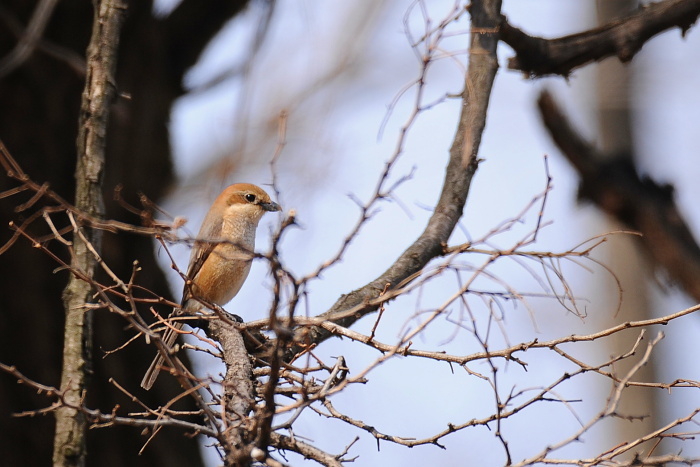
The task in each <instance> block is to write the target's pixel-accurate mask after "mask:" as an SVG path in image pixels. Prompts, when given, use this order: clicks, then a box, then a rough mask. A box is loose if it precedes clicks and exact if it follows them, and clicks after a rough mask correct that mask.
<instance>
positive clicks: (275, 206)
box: [260, 201, 282, 212]
mask: <svg viewBox="0 0 700 467" xmlns="http://www.w3.org/2000/svg"><path fill="white" fill-rule="evenodd" d="M260 206H262V208H263V209H264V210H265V211H269V212H275V211H281V210H282V208H281V207H280V205H279V204H277V203H275V202H274V201H270V202H269V203H260Z"/></svg>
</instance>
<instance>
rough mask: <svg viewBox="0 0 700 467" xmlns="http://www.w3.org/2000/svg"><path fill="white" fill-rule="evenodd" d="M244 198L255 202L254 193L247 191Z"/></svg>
mask: <svg viewBox="0 0 700 467" xmlns="http://www.w3.org/2000/svg"><path fill="white" fill-rule="evenodd" d="M245 199H246V201H248V202H249V203H254V202H255V195H254V194H252V193H248V194H247V195H245Z"/></svg>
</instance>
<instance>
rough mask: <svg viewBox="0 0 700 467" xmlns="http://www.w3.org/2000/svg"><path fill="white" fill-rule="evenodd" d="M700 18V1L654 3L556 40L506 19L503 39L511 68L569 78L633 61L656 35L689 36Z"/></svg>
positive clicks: (539, 74) (503, 27)
mask: <svg viewBox="0 0 700 467" xmlns="http://www.w3.org/2000/svg"><path fill="white" fill-rule="evenodd" d="M698 15H700V0H667V1H665V2H659V3H651V4H649V5H646V6H644V7H642V8H640V9H639V10H638V11H637V12H636V13H634V14H632V15H630V16H628V17H627V18H623V19H621V20H617V21H613V22H611V23H608V24H605V25H603V26H601V27H598V28H595V29H591V30H589V31H585V32H581V33H578V34H572V35H570V36H565V37H560V38H556V39H544V38H542V37H535V36H530V35H528V34H526V33H524V32H523V31H521V30H520V29H518V28H516V27H515V26H513V25H511V24H510V23H508V21H507V20H506V18H505V17H502V20H503V22H502V24H501V40H502V41H503V42H505V43H506V44H508V45H509V46H511V47H512V48H513V50H514V51H515V53H516V56H515V57H512V58H510V59H509V60H508V68H509V69H511V70H521V71H524V72H525V73H527V74H528V75H529V76H531V77H535V76H545V75H562V76H568V75H569V74H570V73H571V72H572V71H573V70H574V69H575V68H578V67H580V66H583V65H586V64H588V63H590V62H593V61H599V60H602V59H604V58H606V57H610V56H613V55H616V56H617V57H618V58H619V59H620V60H621V61H622V62H628V61H630V60H632V57H634V55H635V54H636V53H637V52H639V50H640V49H641V48H642V46H643V45H644V44H645V43H646V42H647V41H648V40H649V39H651V38H652V37H653V36H655V35H657V34H659V33H661V32H663V31H665V30H667V29H670V28H673V27H676V26H677V27H679V28H681V33H682V34H683V35H685V33H686V32H687V31H688V29H690V27H691V26H692V25H693V24H694V23H695V21H697V18H698Z"/></svg>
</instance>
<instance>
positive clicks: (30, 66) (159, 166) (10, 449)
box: [0, 0, 246, 466]
mask: <svg viewBox="0 0 700 467" xmlns="http://www.w3.org/2000/svg"><path fill="white" fill-rule="evenodd" d="M245 3H246V1H245V0H240V1H233V2H232V1H224V0H221V1H207V2H200V1H197V0H189V1H188V0H185V1H183V2H182V3H181V4H180V6H179V7H178V8H177V9H176V10H175V11H174V12H173V14H171V15H170V16H168V17H166V18H161V19H158V18H155V17H153V15H152V14H151V10H152V5H151V3H150V2H147V1H138V2H131V4H130V5H129V11H128V18H127V21H126V23H125V25H124V29H123V33H122V39H121V48H120V57H119V62H118V65H117V83H116V84H117V92H118V93H120V94H121V95H122V96H127V97H119V98H117V102H116V104H115V105H114V108H113V112H112V117H111V120H110V127H109V131H108V135H107V137H108V140H107V141H108V142H107V165H106V174H105V175H106V177H105V183H104V186H105V202H106V213H107V217H108V218H114V219H119V220H125V221H128V222H132V223H138V222H139V219H138V218H137V217H136V216H133V215H129V214H128V213H126V212H125V211H124V210H123V209H122V208H121V207H119V206H118V205H117V204H116V203H115V202H114V201H112V199H113V196H112V194H113V190H114V187H115V186H116V185H119V184H121V185H123V186H124V188H123V191H122V193H123V195H124V198H126V200H127V201H129V202H130V203H132V204H136V205H138V201H137V199H138V197H137V193H138V192H143V193H145V194H146V195H147V196H148V197H149V198H151V199H152V200H155V201H158V200H159V199H160V198H161V197H162V196H163V194H164V193H165V191H166V189H167V188H168V186H169V185H170V184H171V183H172V181H173V180H172V178H173V177H172V162H171V156H170V146H169V136H168V129H167V124H168V121H169V115H170V109H171V106H172V104H173V101H174V100H175V99H176V98H177V97H179V96H181V95H182V94H183V92H184V91H183V88H182V84H181V83H182V77H183V75H184V73H185V72H186V71H187V69H188V68H189V67H190V66H192V65H193V64H194V62H195V61H196V59H197V58H198V56H199V54H200V52H201V51H202V49H203V48H204V46H205V45H206V44H207V43H208V42H209V40H210V39H211V37H212V36H213V35H214V34H216V32H217V31H219V30H220V29H221V27H222V26H223V25H224V24H225V22H226V21H227V20H228V19H230V18H231V17H232V16H234V15H235V14H236V13H237V12H238V11H240V9H241V8H242V7H243V6H244V5H245ZM34 7H35V5H34V2H27V1H26V0H6V1H4V2H3V5H2V6H0V24H1V25H2V26H0V59H2V57H5V56H7V54H8V53H9V52H10V50H12V48H13V47H14V46H15V44H16V43H17V35H16V34H17V33H21V32H22V30H23V28H24V27H25V26H26V25H27V23H28V22H29V18H30V16H31V14H32V11H33V8H34ZM92 15H93V11H92V4H91V2H85V1H77V0H67V1H62V2H58V5H57V7H56V10H55V12H54V14H53V16H52V17H51V20H50V22H49V24H48V27H47V29H46V32H45V34H44V36H43V37H44V40H45V41H47V42H48V43H49V44H51V46H59V47H61V48H62V49H64V50H65V51H71V52H72V53H73V54H75V57H76V58H83V59H84V56H85V49H86V46H87V43H88V39H89V35H90V28H91V24H92ZM13 28H19V29H13ZM71 63H75V61H73V62H71ZM83 80H84V76H83V75H82V73H81V72H80V71H78V70H76V67H75V66H70V65H69V63H68V62H67V61H66V60H63V59H59V58H56V57H55V56H52V55H51V54H49V53H47V52H46V50H45V49H40V50H36V51H34V53H33V54H32V55H31V57H30V58H29V59H28V60H27V61H26V62H24V63H23V64H22V65H21V66H20V67H18V68H17V69H15V70H14V71H13V72H11V73H10V74H8V75H6V76H4V77H2V78H0V139H2V140H3V141H4V142H5V144H6V145H7V147H8V148H9V150H10V152H11V153H12V154H13V156H14V157H15V158H16V159H17V160H18V162H19V163H20V165H21V166H22V167H23V168H24V170H25V171H26V172H27V173H28V174H30V176H31V177H32V178H33V179H34V180H36V181H39V182H44V181H46V182H49V183H50V184H51V187H52V188H53V189H54V190H56V191H57V192H58V193H59V194H61V195H62V196H63V197H64V198H65V199H69V200H70V199H73V195H74V193H73V191H74V178H73V174H74V170H75V161H76V136H77V124H78V123H77V122H78V110H79V105H80V93H81V91H82V89H83ZM11 186H13V185H12V183H11V182H9V181H8V180H7V179H6V178H5V177H4V174H3V176H0V191H2V190H5V189H7V188H9V187H11ZM16 204H17V201H16V199H15V198H14V197H13V198H11V199H9V200H0V213H1V214H0V219H1V220H2V224H3V227H0V242H2V244H4V242H5V241H6V240H7V239H8V238H9V237H10V235H11V231H10V230H9V229H7V222H9V221H10V220H14V221H15V222H17V221H18V220H19V221H21V219H22V213H16V212H14V207H15V205H16ZM56 246H57V245H56ZM57 247H58V246H57ZM56 250H57V251H58V250H59V249H58V248H57V249H56ZM103 254H104V258H105V260H106V261H107V263H108V264H110V266H112V267H113V269H114V270H115V272H116V273H117V274H118V275H120V277H122V278H124V279H128V277H129V275H130V273H131V269H132V263H133V261H134V260H138V261H139V264H140V266H141V267H142V272H141V273H140V275H139V283H140V285H142V286H144V287H146V288H148V289H151V290H153V291H155V292H156V293H158V294H160V295H163V296H166V297H167V296H169V295H170V293H169V291H168V286H167V283H166V280H165V277H164V275H163V273H162V272H161V271H160V269H159V268H158V265H157V264H156V261H155V256H154V249H153V244H152V242H151V240H150V239H149V238H144V237H138V236H132V235H125V234H119V235H112V234H105V236H104V240H103ZM56 266H57V265H56V264H55V263H54V262H52V260H51V259H50V258H48V257H47V256H46V255H44V254H43V253H41V252H40V251H38V250H35V249H33V248H31V246H30V245H29V244H28V242H23V241H20V242H18V243H17V244H16V245H14V246H13V247H12V248H11V249H10V250H9V251H8V252H6V253H5V254H4V255H3V256H0V278H1V280H0V335H2V339H0V361H2V362H3V363H6V364H11V365H15V366H16V367H17V368H18V369H19V370H20V371H22V372H23V373H25V374H26V375H27V376H29V377H30V378H33V379H35V380H37V381H40V382H43V383H46V384H51V385H54V386H58V384H59V381H60V369H61V349H62V336H63V312H62V304H61V292H62V290H63V288H64V286H65V284H66V281H67V273H66V272H57V273H54V272H53V270H54V269H55V267H56ZM161 311H163V310H161ZM143 312H144V313H146V312H147V310H143ZM165 314H167V311H165ZM124 324H125V323H124V321H123V320H122V319H121V318H119V317H116V316H110V315H108V314H106V313H105V312H98V313H97V314H96V316H95V336H94V348H95V361H94V365H93V366H94V376H93V377H92V382H91V384H90V386H89V398H88V404H89V405H90V406H92V407H98V408H100V409H102V410H106V411H110V410H111V409H112V408H113V407H114V406H115V405H117V404H118V405H119V406H120V407H121V410H122V411H123V412H124V413H126V412H127V411H129V410H132V409H133V410H139V409H138V408H137V407H136V406H134V405H133V404H132V403H131V402H130V401H129V400H128V399H127V398H126V397H125V396H123V395H121V393H119V392H118V391H117V390H115V388H114V387H113V386H111V385H110V384H109V383H108V381H107V379H108V378H109V377H113V378H115V380H117V381H118V382H119V383H120V384H121V385H123V386H125V387H127V388H128V389H129V390H131V391H134V392H135V394H136V395H138V396H139V397H141V398H142V400H144V401H145V402H146V403H148V404H151V405H155V406H157V405H159V404H162V403H164V402H165V401H167V400H169V398H170V397H171V396H173V395H175V394H176V393H177V392H178V388H177V387H175V386H173V384H175V382H174V380H169V379H168V378H161V381H160V383H159V384H158V385H157V386H155V387H154V389H153V390H152V391H151V392H145V391H142V390H140V388H139V382H140V380H141V377H142V376H143V373H144V372H145V370H146V367H147V366H148V363H149V362H150V360H151V358H152V357H153V355H154V350H153V348H152V347H147V346H146V345H145V343H144V342H143V340H140V341H138V342H135V343H134V344H132V345H130V346H128V347H127V348H126V349H124V350H123V351H120V352H117V353H115V354H113V355H111V356H109V357H107V358H104V359H103V358H102V356H103V355H104V354H103V350H108V349H114V348H115V347H117V346H119V345H121V344H122V343H124V342H125V341H126V339H128V337H129V335H130V334H129V331H128V330H125V329H124ZM168 383H170V386H169V385H168ZM185 402H186V401H185ZM47 403H48V401H47V400H46V398H45V397H44V396H42V395H37V394H36V393H35V392H33V391H31V390H29V389H27V388H26V387H23V386H21V385H17V384H16V382H15V381H14V379H13V378H11V377H9V376H8V375H6V374H2V375H0V433H2V436H0V452H2V453H3V464H6V465H48V464H49V463H50V459H51V450H52V437H53V425H54V423H53V417H52V416H35V417H31V418H14V417H12V416H11V414H12V413H16V412H21V411H24V410H31V409H36V408H40V407H44V406H46V405H47ZM186 405H187V404H182V406H181V407H180V408H187V407H185V406H186ZM190 408H194V407H193V406H192V407H190ZM146 439H147V437H144V436H143V435H142V434H141V433H140V430H139V429H137V428H130V427H118V428H109V429H102V430H100V429H98V430H90V431H89V433H88V464H90V465H100V466H110V465H115V466H117V465H119V466H123V465H131V466H136V465H169V466H176V465H187V466H196V465H201V460H200V456H199V450H198V447H197V442H196V439H192V438H189V437H185V436H183V434H182V433H181V432H179V431H176V430H163V431H162V432H161V433H160V434H159V435H158V436H157V437H156V438H155V439H154V440H153V441H152V442H151V443H150V444H149V446H148V447H147V448H146V449H145V451H144V454H143V455H142V456H140V457H139V456H138V451H139V449H140V447H141V445H142V444H143V443H144V442H145V441H146Z"/></svg>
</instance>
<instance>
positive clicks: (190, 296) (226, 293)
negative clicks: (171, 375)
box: [141, 183, 280, 390]
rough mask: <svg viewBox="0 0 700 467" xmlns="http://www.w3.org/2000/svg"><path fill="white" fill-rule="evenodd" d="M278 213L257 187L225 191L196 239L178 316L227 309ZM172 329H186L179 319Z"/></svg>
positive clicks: (169, 337)
mask: <svg viewBox="0 0 700 467" xmlns="http://www.w3.org/2000/svg"><path fill="white" fill-rule="evenodd" d="M279 210H280V206H279V205H278V204H277V203H275V202H273V201H272V200H270V196H268V194H267V193H265V191H264V190H263V189H262V188H260V187H257V186H255V185H251V184H248V183H237V184H235V185H231V186H229V187H227V188H226V189H225V190H224V191H222V192H221V194H220V195H219V197H218V198H216V200H215V201H214V204H212V205H211V208H209V212H208V213H207V215H206V217H205V218H204V222H203V223H202V227H201V228H200V229H199V234H198V235H197V238H196V239H195V242H194V247H193V248H192V254H191V255H190V264H189V267H188V269H187V277H188V278H189V282H188V283H187V284H185V288H184V290H183V292H182V301H181V302H180V307H181V308H180V309H181V310H182V311H180V310H175V312H174V313H178V314H179V313H183V314H192V313H195V312H196V311H198V310H199V309H200V308H201V307H202V302H208V303H214V304H216V305H219V306H223V305H226V304H227V303H228V302H229V301H230V300H231V299H232V298H233V297H234V296H236V294H237V293H238V291H239V290H240V289H241V286H242V285H243V282H245V280H246V277H248V272H249V271H250V264H251V262H252V259H253V257H252V253H253V250H254V248H255V231H256V229H257V227H258V222H260V218H261V217H262V216H263V214H265V213H266V212H274V211H279ZM198 299H199V300H198ZM172 326H173V327H174V328H176V329H182V326H183V323H182V321H174V322H172ZM176 340H177V332H176V331H175V330H173V329H170V328H168V329H167V330H166V331H165V333H164V334H163V342H164V343H165V345H166V346H167V347H168V348H172V346H173V345H174V344H175V341H176ZM163 361H164V357H163V356H162V355H160V354H158V356H156V358H155V360H153V363H151V366H150V368H149V369H148V371H147V372H146V375H145V376H144V377H143V381H141V387H143V388H144V389H147V390H148V389H151V386H153V383H155V381H156V378H157V377H158V373H160V370H161V367H162V365H163Z"/></svg>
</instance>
